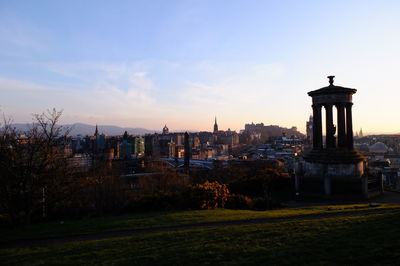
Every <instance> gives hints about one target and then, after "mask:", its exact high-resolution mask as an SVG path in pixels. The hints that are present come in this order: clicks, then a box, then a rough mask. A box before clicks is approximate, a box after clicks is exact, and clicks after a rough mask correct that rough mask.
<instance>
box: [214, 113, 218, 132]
mask: <svg viewBox="0 0 400 266" xmlns="http://www.w3.org/2000/svg"><path fill="white" fill-rule="evenodd" d="M217 132H218V124H217V116H215V122H214V133H217Z"/></svg>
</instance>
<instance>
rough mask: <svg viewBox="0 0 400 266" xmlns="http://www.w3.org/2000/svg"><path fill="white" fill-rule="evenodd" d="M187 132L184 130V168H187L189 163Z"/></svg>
mask: <svg viewBox="0 0 400 266" xmlns="http://www.w3.org/2000/svg"><path fill="white" fill-rule="evenodd" d="M189 137H190V136H189V133H187V131H186V132H185V140H184V144H185V145H184V148H185V158H184V159H185V164H184V165H185V168H189V163H190V156H191V154H190V153H191V152H190V140H189Z"/></svg>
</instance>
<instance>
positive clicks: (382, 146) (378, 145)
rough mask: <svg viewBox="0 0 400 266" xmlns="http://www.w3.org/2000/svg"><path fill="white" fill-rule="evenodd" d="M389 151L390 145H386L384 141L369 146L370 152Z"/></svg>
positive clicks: (380, 152)
mask: <svg viewBox="0 0 400 266" xmlns="http://www.w3.org/2000/svg"><path fill="white" fill-rule="evenodd" d="M388 151H389V148H388V146H386V145H385V143H383V142H376V143H374V144H372V145H371V146H369V152H370V153H374V154H384V153H387V152H388Z"/></svg>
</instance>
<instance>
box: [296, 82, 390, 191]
mask: <svg viewBox="0 0 400 266" xmlns="http://www.w3.org/2000/svg"><path fill="white" fill-rule="evenodd" d="M334 77H335V76H328V79H329V86H327V87H323V88H321V89H318V90H314V91H310V92H308V95H309V96H310V97H311V98H312V109H313V130H312V136H313V137H312V149H311V151H309V152H308V153H306V154H305V155H304V161H302V162H301V163H300V164H299V166H298V170H297V175H296V180H295V184H296V185H295V186H296V191H297V193H298V195H300V196H305V197H320V196H323V197H325V198H327V199H331V198H334V199H349V198H360V199H367V198H371V197H373V196H377V195H380V194H382V193H383V183H382V177H381V176H374V175H372V174H369V173H368V172H367V171H366V159H365V157H364V156H363V155H362V154H360V153H359V152H358V151H356V150H354V146H353V120H352V111H351V110H352V106H353V94H355V93H356V92H357V90H356V89H351V88H345V87H341V86H336V85H334V84H333V83H334ZM334 107H335V108H336V113H337V127H336V126H335V125H334V123H333V108H334ZM323 108H324V109H325V138H323V132H322V131H323V124H322V122H323V115H322V109H323Z"/></svg>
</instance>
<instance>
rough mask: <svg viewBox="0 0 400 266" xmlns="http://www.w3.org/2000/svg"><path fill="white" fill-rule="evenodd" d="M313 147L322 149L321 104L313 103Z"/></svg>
mask: <svg viewBox="0 0 400 266" xmlns="http://www.w3.org/2000/svg"><path fill="white" fill-rule="evenodd" d="M312 108H313V148H314V149H322V118H321V105H316V104H313V106H312Z"/></svg>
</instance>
